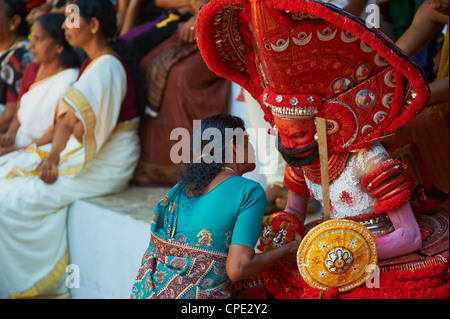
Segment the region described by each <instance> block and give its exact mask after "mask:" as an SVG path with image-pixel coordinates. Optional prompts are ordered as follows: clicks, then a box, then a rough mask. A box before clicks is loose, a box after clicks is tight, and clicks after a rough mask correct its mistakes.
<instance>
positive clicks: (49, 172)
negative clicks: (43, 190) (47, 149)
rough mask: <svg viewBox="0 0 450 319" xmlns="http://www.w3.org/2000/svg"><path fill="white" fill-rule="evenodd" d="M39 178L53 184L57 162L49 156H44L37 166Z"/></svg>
mask: <svg viewBox="0 0 450 319" xmlns="http://www.w3.org/2000/svg"><path fill="white" fill-rule="evenodd" d="M39 178H40V179H41V180H42V181H44V183H46V184H53V183H54V182H56V180H57V179H58V163H57V161H55V160H54V159H52V158H51V157H46V158H44V160H43V161H42V164H41V165H40V167H39Z"/></svg>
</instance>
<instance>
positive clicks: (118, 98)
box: [0, 0, 141, 298]
mask: <svg viewBox="0 0 450 319" xmlns="http://www.w3.org/2000/svg"><path fill="white" fill-rule="evenodd" d="M73 3H74V4H76V5H77V6H78V8H79V9H80V25H79V28H78V27H76V28H69V27H68V25H69V24H68V23H67V26H66V25H64V30H65V34H66V39H67V40H68V42H69V44H71V45H72V46H74V47H81V48H82V49H83V50H84V51H85V52H86V53H87V55H88V56H89V60H88V61H87V62H86V63H84V65H83V66H82V68H81V69H82V70H81V72H82V73H81V75H80V76H79V78H78V80H77V82H75V83H74V84H73V86H71V87H70V88H69V89H68V90H67V92H66V93H65V94H64V96H63V102H64V103H63V105H64V107H63V110H62V111H63V112H65V114H64V115H63V116H64V117H63V118H61V125H58V127H57V128H56V129H55V135H54V137H53V140H52V144H46V145H43V146H41V147H39V148H37V149H36V150H30V151H29V152H28V151H27V152H21V153H20V155H19V156H17V158H16V159H15V160H14V161H8V162H7V163H5V164H0V203H1V205H0V256H2V258H0V296H1V297H4V298H33V297H37V296H45V297H46V298H50V297H52V296H54V295H56V296H59V297H60V296H61V295H64V296H67V287H66V285H65V279H66V278H65V276H64V275H65V272H64V271H65V268H66V266H67V264H68V260H69V257H68V247H67V246H68V243H67V229H66V218H67V210H68V206H69V205H70V204H71V203H73V202H74V201H75V200H77V199H80V198H86V197H95V196H101V195H104V194H107V193H113V192H118V191H121V190H122V189H124V188H125V187H126V186H127V185H128V182H129V180H130V179H131V177H132V175H133V171H134V168H135V166H136V163H137V159H138V156H139V140H138V135H137V126H138V123H139V119H138V117H137V114H138V110H137V105H139V104H138V102H137V101H141V99H140V98H137V95H138V94H137V91H136V90H135V85H134V83H135V82H134V80H133V73H132V72H131V71H128V70H133V68H132V67H131V65H130V64H129V62H127V63H125V58H126V56H125V55H123V57H124V58H122V57H121V56H120V57H119V54H118V52H117V51H119V46H118V45H117V43H115V42H108V40H107V39H109V38H112V37H113V35H114V34H115V33H116V23H115V22H116V18H115V13H114V8H113V6H112V4H111V2H110V1H109V0H97V1H90V0H76V1H74V2H73ZM68 17H69V16H68ZM67 20H68V21H69V19H67ZM113 47H114V48H115V49H113ZM124 52H125V51H124ZM74 118H76V119H78V120H80V121H81V123H82V124H81V125H78V126H77V125H73V126H71V125H72V124H76V121H75V123H74V122H73V119H74ZM67 130H72V133H71V134H70V137H69V138H68V140H67V141H65V139H66V138H67V136H66V135H65V134H64V133H65V132H67ZM61 133H63V134H62V135H61ZM64 145H65V147H64ZM59 149H63V151H62V152H61V153H60V156H59V157H58V159H57V166H56V167H55V169H56V170H57V176H56V178H52V182H53V183H52V184H47V183H45V182H44V181H42V180H41V179H40V178H39V176H38V175H39V173H40V171H42V170H43V166H44V164H43V163H42V161H43V158H46V157H48V156H50V155H49V153H50V152H52V153H55V152H58V150H59ZM46 162H49V163H48V164H51V163H50V162H51V161H48V160H47V161H46ZM43 178H44V179H46V178H45V176H44V177H43ZM37 252H38V253H37Z"/></svg>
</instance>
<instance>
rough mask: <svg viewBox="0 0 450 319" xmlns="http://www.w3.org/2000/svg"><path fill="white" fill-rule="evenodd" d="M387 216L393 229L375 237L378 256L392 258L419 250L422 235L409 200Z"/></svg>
mask: <svg viewBox="0 0 450 319" xmlns="http://www.w3.org/2000/svg"><path fill="white" fill-rule="evenodd" d="M388 216H389V218H390V220H391V222H392V225H393V226H394V228H395V230H394V231H393V232H392V233H389V234H387V235H385V236H383V237H379V238H377V239H376V243H377V247H378V258H379V259H386V258H392V257H396V256H401V255H405V254H408V253H411V252H414V251H416V250H419V249H420V248H421V247H422V236H421V234H420V229H419V226H418V224H417V221H416V218H415V217H414V213H413V211H412V210H411V205H410V204H409V202H408V203H406V204H405V205H403V206H401V207H399V208H397V209H394V210H392V211H390V212H389V213H388Z"/></svg>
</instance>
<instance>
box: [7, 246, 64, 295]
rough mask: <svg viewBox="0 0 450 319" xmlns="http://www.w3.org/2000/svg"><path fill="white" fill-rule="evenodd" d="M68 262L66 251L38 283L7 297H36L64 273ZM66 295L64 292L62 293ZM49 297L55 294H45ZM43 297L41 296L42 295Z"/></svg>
mask: <svg viewBox="0 0 450 319" xmlns="http://www.w3.org/2000/svg"><path fill="white" fill-rule="evenodd" d="M68 264H69V252H68V251H66V253H65V254H64V256H63V257H62V258H61V260H60V261H59V262H58V263H57V264H56V266H55V268H54V269H53V270H52V271H51V272H50V273H49V274H48V275H47V276H45V277H44V278H42V279H41V280H40V281H39V282H38V283H36V284H35V285H34V286H33V287H31V288H30V289H28V290H27V291H24V292H21V293H17V294H14V295H12V296H11V297H9V299H25V298H38V297H39V295H41V294H42V293H44V292H45V291H47V290H48V289H49V288H50V287H51V286H52V285H53V284H54V283H55V282H56V281H58V279H59V278H60V277H61V276H62V275H63V274H64V272H65V270H66V267H67V265H68ZM63 295H66V294H63ZM47 297H48V298H49V299H53V298H57V296H56V295H54V296H53V298H52V297H51V296H47ZM42 298H43V297H42Z"/></svg>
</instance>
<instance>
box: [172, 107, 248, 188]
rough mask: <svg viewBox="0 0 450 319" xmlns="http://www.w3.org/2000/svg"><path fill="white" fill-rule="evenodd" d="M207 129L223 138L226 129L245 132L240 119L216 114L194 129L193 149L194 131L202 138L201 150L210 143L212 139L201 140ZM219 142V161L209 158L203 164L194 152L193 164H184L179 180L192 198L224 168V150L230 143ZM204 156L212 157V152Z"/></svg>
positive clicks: (202, 157) (201, 157)
mask: <svg viewBox="0 0 450 319" xmlns="http://www.w3.org/2000/svg"><path fill="white" fill-rule="evenodd" d="M209 128H213V129H218V130H219V131H220V133H221V134H222V137H225V136H226V135H227V133H226V129H233V130H234V129H242V131H245V124H244V121H243V120H242V119H241V118H239V117H237V116H233V115H230V114H217V115H213V116H210V117H208V118H205V119H204V120H202V121H201V123H200V125H199V127H196V128H194V133H193V137H192V140H191V147H192V148H193V149H194V148H195V146H194V145H193V144H194V139H195V134H196V130H200V132H199V134H200V136H202V138H201V143H200V144H201V150H204V149H205V146H206V145H208V144H209V143H211V142H212V140H213V139H214V137H211V138H210V139H205V140H204V139H203V133H204V132H205V130H207V129H209ZM221 142H222V145H221V147H222V158H221V160H220V161H212V162H211V160H210V159H211V157H210V158H209V160H208V161H206V162H205V161H204V159H205V157H204V156H200V157H198V156H197V155H198V154H195V152H194V157H196V156H197V158H196V159H194V162H193V163H186V164H185V169H184V172H183V174H182V176H181V180H182V182H183V183H184V185H185V188H186V191H187V192H188V193H190V194H192V195H193V196H200V195H201V194H202V191H203V190H204V189H205V188H206V187H207V186H208V185H209V184H210V183H211V181H212V180H213V179H214V178H215V177H216V176H217V175H218V174H219V173H220V171H221V170H222V169H223V167H224V166H225V149H226V148H227V147H228V145H229V142H230V141H227V140H225V138H222V139H221ZM212 151H214V149H212ZM202 155H205V154H202ZM206 155H211V156H214V154H213V152H212V153H210V154H206Z"/></svg>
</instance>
